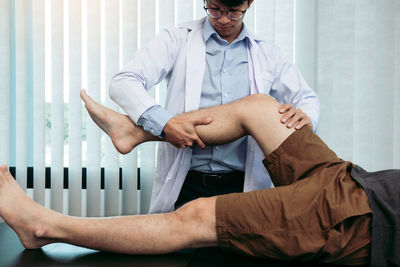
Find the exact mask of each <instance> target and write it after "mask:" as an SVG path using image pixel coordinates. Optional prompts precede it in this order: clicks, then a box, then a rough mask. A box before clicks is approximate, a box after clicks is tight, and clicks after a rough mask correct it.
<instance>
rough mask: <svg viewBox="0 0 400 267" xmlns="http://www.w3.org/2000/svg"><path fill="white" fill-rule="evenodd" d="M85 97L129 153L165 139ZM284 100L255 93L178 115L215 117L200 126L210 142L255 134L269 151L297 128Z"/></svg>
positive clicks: (91, 110) (101, 124)
mask: <svg viewBox="0 0 400 267" xmlns="http://www.w3.org/2000/svg"><path fill="white" fill-rule="evenodd" d="M81 97H82V99H83V101H84V102H85V104H86V108H87V110H88V112H89V114H90V115H91V117H92V118H93V120H94V121H95V122H96V123H97V125H99V127H100V128H101V129H103V130H104V131H105V132H106V133H107V134H108V135H109V136H110V137H111V139H112V141H113V143H114V145H115V146H116V148H117V150H118V151H119V152H121V153H127V152H129V151H130V150H132V149H133V148H134V147H135V146H137V145H138V144H140V143H143V142H147V141H157V140H158V141H161V140H160V139H159V138H157V137H155V136H153V135H151V134H149V133H147V132H146V131H144V130H143V128H141V127H138V126H136V125H135V124H134V123H133V122H132V121H131V120H130V119H129V117H128V116H125V115H122V114H120V113H117V112H115V111H113V110H111V109H108V108H106V107H104V106H102V105H100V104H98V103H96V102H95V101H94V100H93V99H91V98H90V97H89V96H87V95H86V93H85V92H84V91H82V93H81ZM279 107H280V104H279V103H278V102H276V101H275V100H274V99H273V98H271V97H270V96H267V95H262V94H258V95H251V96H248V97H245V98H243V99H241V100H238V101H235V102H233V103H230V104H226V105H221V106H215V107H211V108H205V109H201V110H196V111H192V112H188V113H183V114H180V115H177V116H190V117H192V118H198V119H202V118H207V117H211V118H212V122H211V123H210V124H207V125H198V126H196V130H197V132H198V134H199V136H200V138H201V139H202V141H203V142H205V143H206V144H209V145H214V144H215V145H216V144H224V143H228V142H231V141H234V140H236V139H238V138H240V137H242V136H244V135H248V134H249V135H252V136H253V137H254V138H255V139H256V141H257V142H258V144H259V146H260V147H261V149H262V150H263V152H264V154H265V155H268V154H269V153H271V152H272V151H273V150H274V149H276V148H277V147H278V146H279V144H281V143H282V142H283V140H285V139H286V137H288V136H289V135H290V134H291V133H292V132H293V131H294V130H293V129H288V128H287V127H285V125H283V124H281V123H280V114H279V111H278V110H279Z"/></svg>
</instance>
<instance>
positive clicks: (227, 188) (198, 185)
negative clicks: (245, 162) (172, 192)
mask: <svg viewBox="0 0 400 267" xmlns="http://www.w3.org/2000/svg"><path fill="white" fill-rule="evenodd" d="M243 185H244V172H241V171H233V172H229V173H222V174H211V173H202V172H198V171H189V172H188V174H187V175H186V178H185V182H184V183H183V186H182V189H181V192H180V194H179V197H178V200H177V201H176V202H175V209H177V208H179V207H181V206H182V205H184V204H185V203H187V202H189V201H192V200H195V199H196V198H199V197H212V196H217V195H223V194H229V193H240V192H243Z"/></svg>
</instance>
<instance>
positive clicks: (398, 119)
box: [393, 1, 400, 169]
mask: <svg viewBox="0 0 400 267" xmlns="http://www.w3.org/2000/svg"><path fill="white" fill-rule="evenodd" d="M395 29H396V32H395V36H396V47H397V48H396V53H395V57H396V69H395V73H396V80H395V92H394V98H393V109H394V110H393V114H394V123H393V125H394V134H393V142H394V146H393V154H394V156H393V162H394V166H393V168H395V169H400V49H399V47H400V1H396V27H395Z"/></svg>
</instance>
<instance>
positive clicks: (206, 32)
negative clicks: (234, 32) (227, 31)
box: [203, 18, 250, 43]
mask: <svg viewBox="0 0 400 267" xmlns="http://www.w3.org/2000/svg"><path fill="white" fill-rule="evenodd" d="M211 36H215V37H216V38H218V39H219V40H222V38H221V37H220V36H219V35H218V33H217V32H216V31H215V29H214V28H213V27H212V25H211V23H210V21H209V19H208V18H206V19H205V21H204V27H203V38H204V41H205V42H207V41H208V39H210V37H211ZM245 38H250V34H249V31H248V30H247V27H246V25H244V24H243V28H242V31H241V32H240V34H239V36H238V37H237V38H236V39H235V40H234V41H233V42H232V43H235V42H239V41H242V40H243V39H245Z"/></svg>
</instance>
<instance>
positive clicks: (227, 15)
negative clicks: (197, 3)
mask: <svg viewBox="0 0 400 267" xmlns="http://www.w3.org/2000/svg"><path fill="white" fill-rule="evenodd" d="M203 8H204V10H205V11H206V14H207V16H209V17H210V18H212V19H219V18H221V17H222V14H223V13H226V17H227V18H229V19H230V20H240V19H242V18H243V17H244V14H246V11H247V9H245V10H221V9H219V8H215V7H206V6H203ZM209 9H211V10H215V11H219V12H220V13H221V15H220V16H219V17H215V16H211V15H210V14H209V13H208V10H209ZM230 12H242V15H241V16H240V17H239V18H231V17H230V16H229V13H230Z"/></svg>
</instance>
